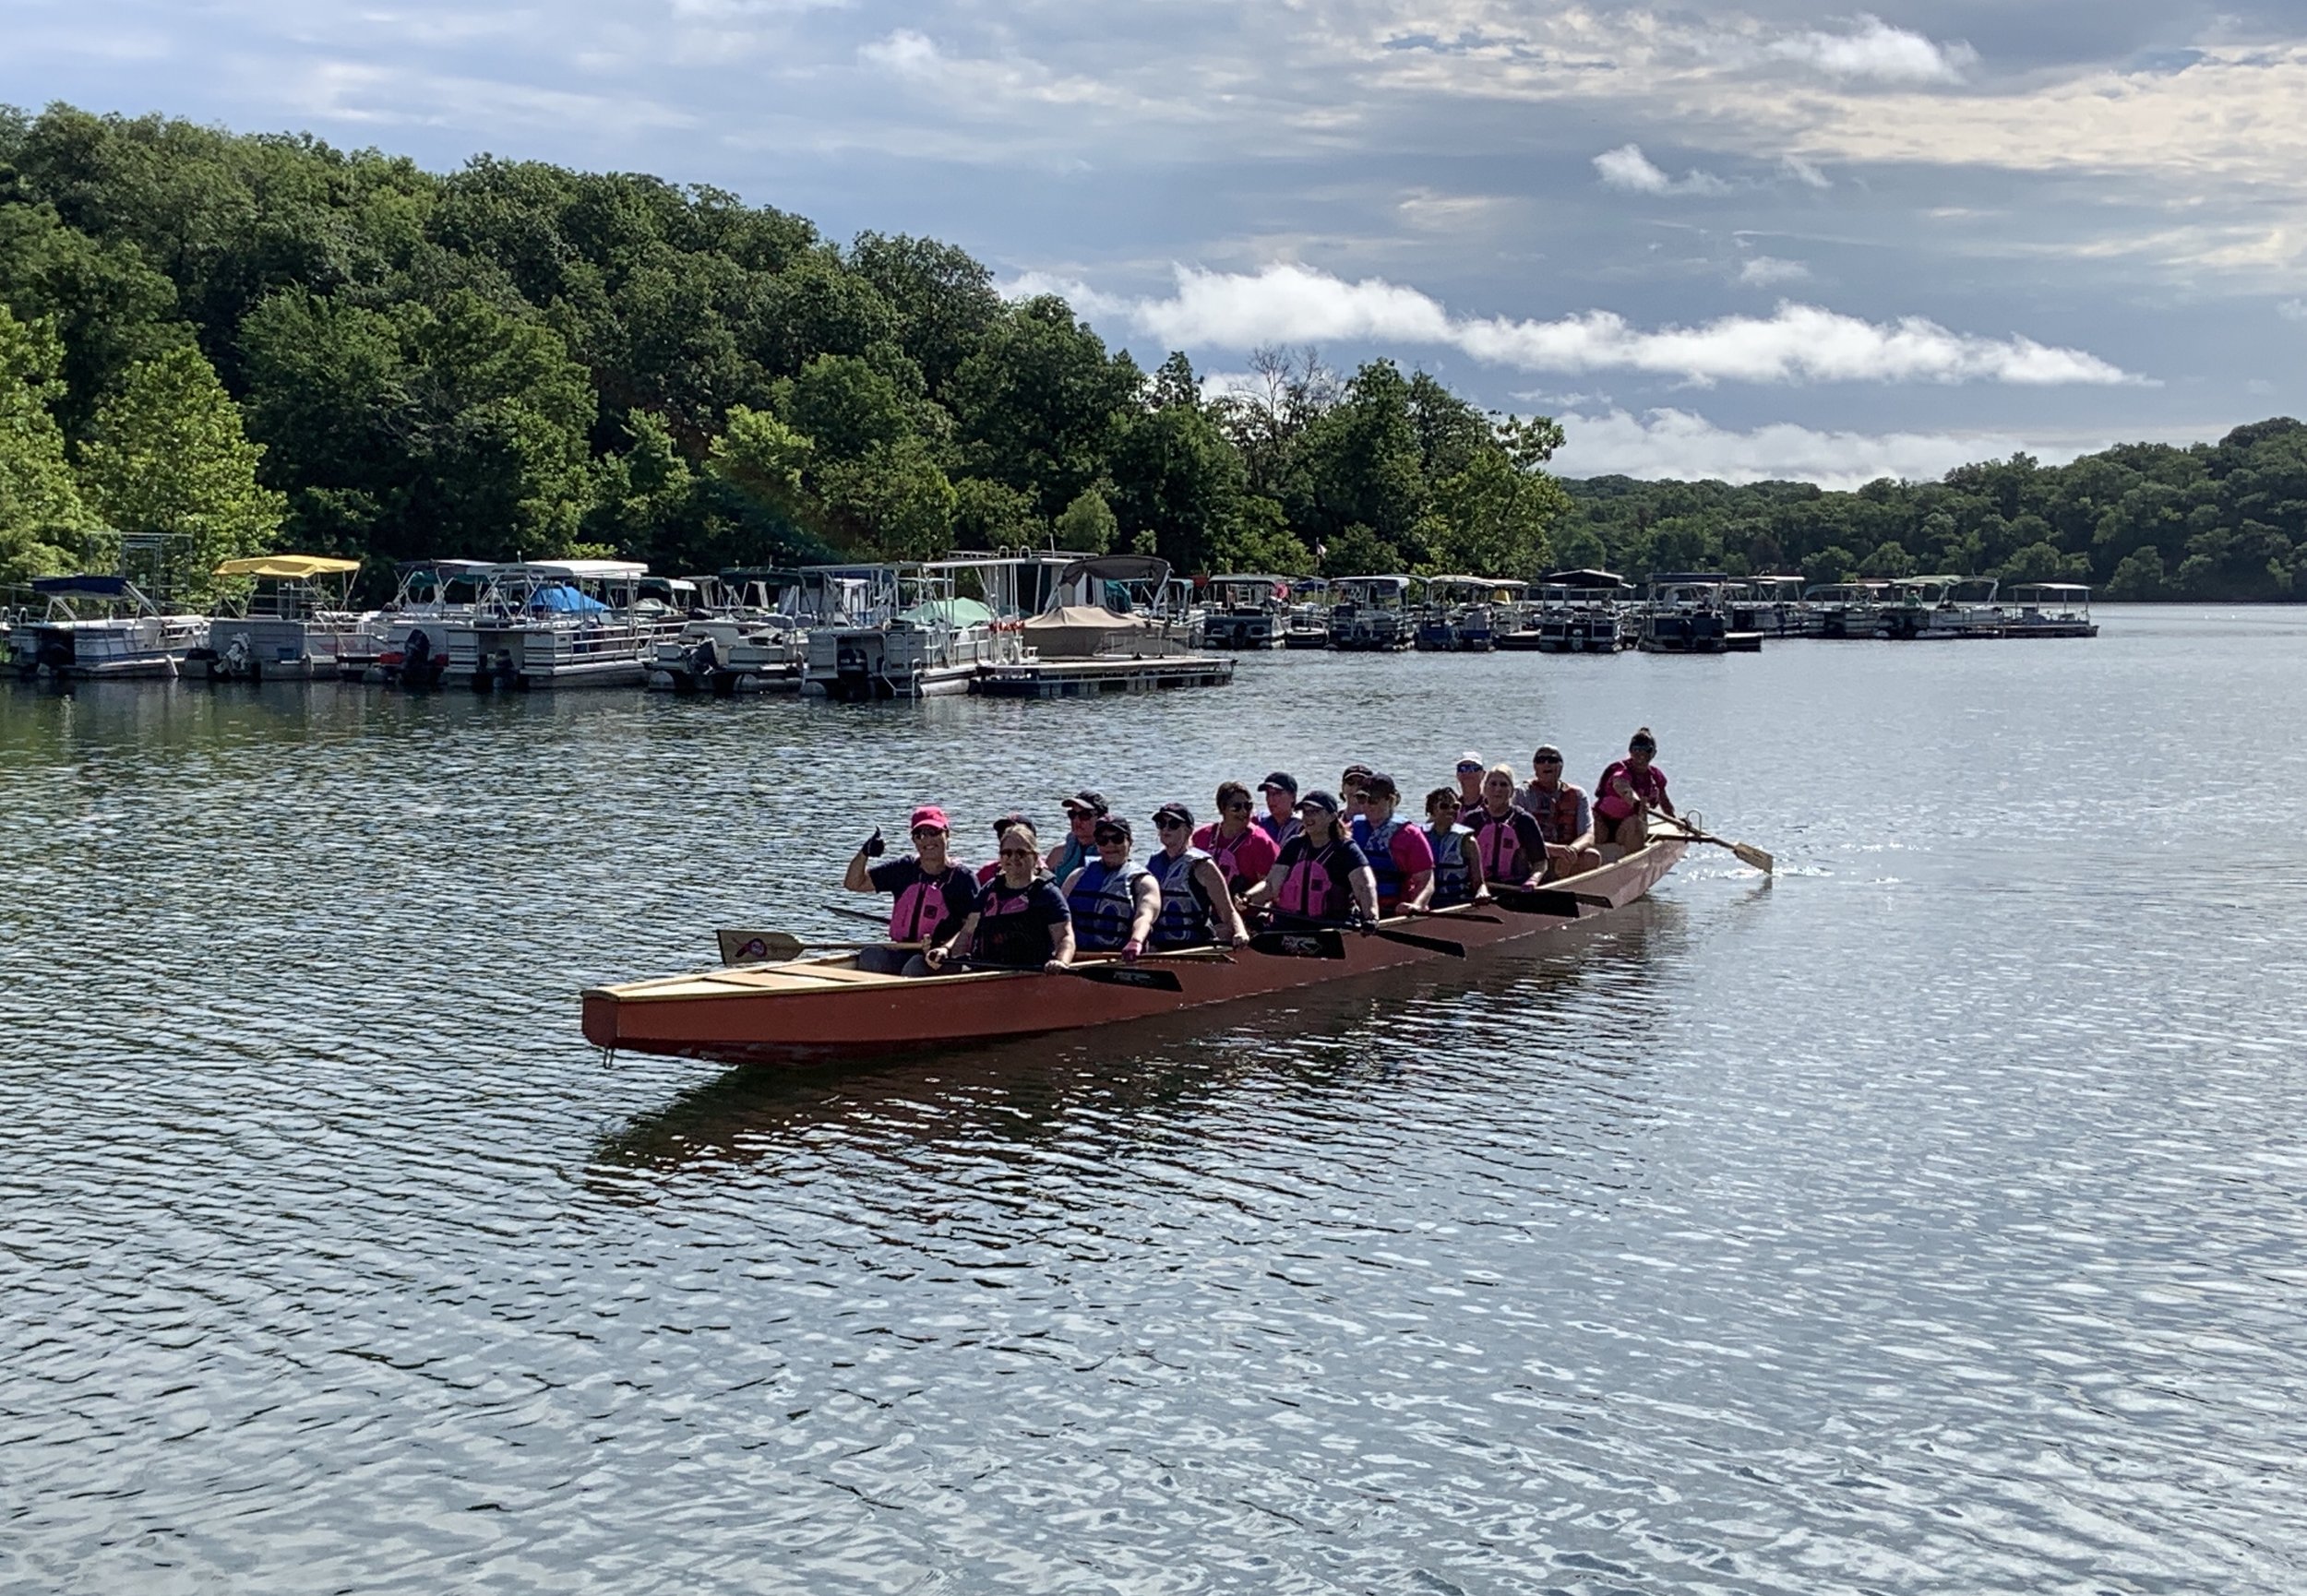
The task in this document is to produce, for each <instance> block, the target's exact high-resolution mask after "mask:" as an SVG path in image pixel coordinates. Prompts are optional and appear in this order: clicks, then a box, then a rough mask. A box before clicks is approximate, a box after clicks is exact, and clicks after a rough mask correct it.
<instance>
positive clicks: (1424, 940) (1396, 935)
mask: <svg viewBox="0 0 2307 1596" xmlns="http://www.w3.org/2000/svg"><path fill="white" fill-rule="evenodd" d="M1372 935H1375V936H1378V937H1379V938H1381V940H1383V941H1387V942H1399V943H1400V944H1402V946H1403V947H1423V948H1424V949H1426V951H1427V952H1428V953H1444V954H1448V955H1449V956H1450V957H1451V958H1452V959H1464V957H1465V956H1466V948H1465V944H1464V943H1463V942H1444V941H1443V940H1442V939H1441V938H1440V937H1439V936H1417V935H1412V934H1411V933H1409V932H1407V931H1389V930H1387V929H1386V928H1385V927H1384V926H1382V925H1381V926H1377V927H1375V928H1374V929H1373V931H1372Z"/></svg>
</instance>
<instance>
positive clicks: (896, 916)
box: [890, 864, 961, 942]
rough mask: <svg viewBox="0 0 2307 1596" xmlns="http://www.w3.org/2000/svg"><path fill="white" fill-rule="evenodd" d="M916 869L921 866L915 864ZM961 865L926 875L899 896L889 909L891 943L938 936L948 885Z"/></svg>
mask: <svg viewBox="0 0 2307 1596" xmlns="http://www.w3.org/2000/svg"><path fill="white" fill-rule="evenodd" d="M920 868H921V866H920V865H919V864H915V865H914V869H915V870H919V869H920ZM960 868H961V867H960V866H959V865H957V864H948V865H947V866H946V867H945V869H944V871H943V873H942V874H940V875H922V877H921V878H920V879H919V880H918V881H915V882H914V884H913V885H912V886H911V887H906V888H905V890H904V891H902V892H901V893H899V894H898V895H897V903H896V905H895V907H893V908H892V909H891V911H890V940H891V942H928V941H932V940H934V939H935V938H936V936H937V934H938V926H940V925H942V924H944V923H945V885H946V883H947V882H949V881H950V880H951V879H952V878H953V872H954V871H956V870H958V869H960Z"/></svg>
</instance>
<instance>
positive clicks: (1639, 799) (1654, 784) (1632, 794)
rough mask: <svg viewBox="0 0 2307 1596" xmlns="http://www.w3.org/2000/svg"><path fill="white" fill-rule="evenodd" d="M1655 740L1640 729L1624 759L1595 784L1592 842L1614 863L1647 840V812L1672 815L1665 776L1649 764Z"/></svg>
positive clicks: (1628, 743) (1655, 753)
mask: <svg viewBox="0 0 2307 1596" xmlns="http://www.w3.org/2000/svg"><path fill="white" fill-rule="evenodd" d="M1657 753H1658V740H1657V739H1656V738H1655V737H1653V736H1652V735H1651V734H1650V728H1649V727H1647V726H1644V727H1641V728H1639V729H1638V730H1637V731H1636V732H1634V734H1633V736H1632V737H1631V738H1629V739H1628V740H1627V743H1626V757H1625V758H1623V759H1620V760H1619V761H1617V762H1616V763H1615V764H1613V765H1612V766H1611V767H1610V768H1608V769H1607V770H1605V771H1603V772H1602V780H1599V781H1597V782H1596V783H1595V791H1596V792H1597V793H1599V794H1600V796H1598V797H1597V798H1596V799H1595V801H1594V813H1595V840H1596V843H1597V844H1599V847H1600V850H1601V856H1602V857H1603V858H1605V859H1616V858H1618V857H1619V856H1620V855H1621V854H1626V853H1632V852H1634V850H1636V849H1637V848H1640V847H1642V846H1644V844H1645V843H1647V842H1648V841H1649V840H1650V824H1649V821H1650V811H1651V810H1652V809H1656V811H1658V813H1659V814H1661V815H1669V816H1670V815H1672V814H1673V813H1674V800H1673V799H1671V798H1669V797H1667V773H1666V772H1665V771H1664V770H1661V769H1659V768H1658V767H1657V766H1656V765H1654V764H1652V763H1651V760H1652V759H1654V758H1656V756H1657Z"/></svg>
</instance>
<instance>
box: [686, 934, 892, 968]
mask: <svg viewBox="0 0 2307 1596" xmlns="http://www.w3.org/2000/svg"><path fill="white" fill-rule="evenodd" d="M713 935H714V937H715V938H716V939H717V940H718V941H719V942H720V944H721V962H722V963H723V964H764V963H771V962H779V961H783V960H784V959H798V958H800V957H801V955H802V954H803V953H805V952H807V950H808V949H810V948H815V949H817V950H818V951H819V952H820V953H852V952H855V951H856V950H857V949H858V948H861V947H893V948H897V949H900V950H902V951H905V952H911V953H917V952H919V951H920V950H921V946H922V945H921V944H920V943H918V942H804V941H802V940H801V938H799V937H798V936H795V935H794V934H793V933H792V932H790V931H716V932H714V933H713Z"/></svg>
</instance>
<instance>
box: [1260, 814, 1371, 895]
mask: <svg viewBox="0 0 2307 1596" xmlns="http://www.w3.org/2000/svg"><path fill="white" fill-rule="evenodd" d="M1297 818H1298V820H1299V822H1300V823H1301V824H1302V825H1303V826H1304V827H1305V829H1304V830H1303V831H1301V832H1299V833H1298V834H1297V836H1295V837H1293V838H1291V839H1290V840H1288V841H1287V842H1285V843H1284V844H1283V845H1282V857H1281V858H1279V859H1278V860H1276V861H1274V864H1273V869H1272V870H1270V871H1268V872H1267V873H1266V878H1265V879H1264V880H1263V881H1261V882H1260V883H1258V885H1257V886H1256V887H1252V888H1250V892H1249V901H1250V902H1251V903H1252V904H1260V903H1271V904H1273V907H1274V910H1275V911H1276V912H1278V913H1279V914H1281V915H1282V916H1283V917H1284V918H1285V919H1289V920H1298V921H1314V922H1318V923H1322V924H1325V925H1344V924H1347V923H1353V922H1356V921H1359V922H1360V923H1361V924H1362V926H1363V927H1364V929H1368V928H1369V926H1371V925H1374V924H1376V923H1377V922H1378V880H1377V877H1376V876H1374V875H1371V874H1370V868H1369V855H1368V854H1366V853H1364V852H1362V851H1361V850H1360V849H1359V848H1357V847H1356V846H1355V843H1354V839H1353V838H1351V837H1349V836H1347V835H1346V832H1345V828H1344V827H1343V826H1341V825H1340V824H1339V823H1338V801H1337V800H1336V799H1335V798H1333V797H1332V796H1331V795H1330V794H1329V793H1327V792H1321V791H1319V790H1317V791H1315V792H1309V793H1307V794H1306V796H1305V797H1303V798H1300V799H1299V800H1298V801H1297Z"/></svg>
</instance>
